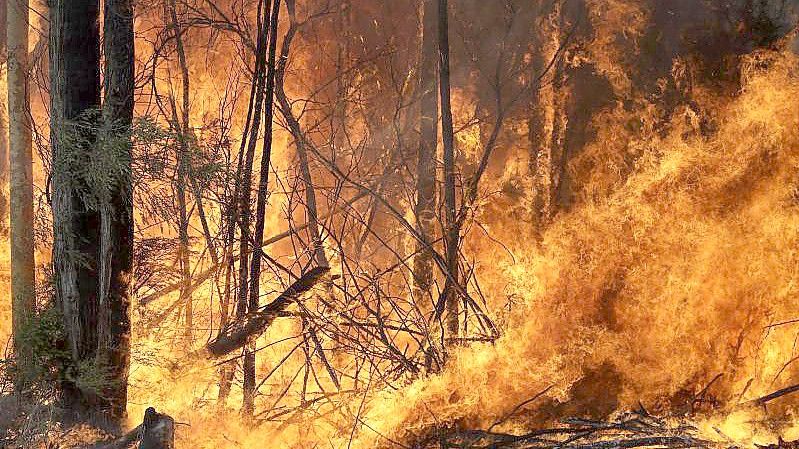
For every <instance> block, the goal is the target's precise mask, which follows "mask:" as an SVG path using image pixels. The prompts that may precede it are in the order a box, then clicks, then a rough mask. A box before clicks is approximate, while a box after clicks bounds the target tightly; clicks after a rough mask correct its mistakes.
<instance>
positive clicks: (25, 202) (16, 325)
mask: <svg viewBox="0 0 799 449" xmlns="http://www.w3.org/2000/svg"><path fill="white" fill-rule="evenodd" d="M4 3H5V4H7V6H8V11H7V13H8V16H7V23H8V27H7V32H8V108H9V119H10V121H9V124H10V126H9V144H10V146H9V150H10V162H11V164H10V165H11V294H12V314H13V319H12V321H13V323H12V326H13V334H14V337H15V343H14V347H15V350H16V351H17V360H18V361H19V363H20V364H21V365H22V366H20V368H21V369H22V370H23V372H24V369H25V363H26V361H27V360H28V359H27V357H25V348H23V347H22V345H21V344H19V343H20V342H19V341H18V338H17V337H18V336H19V332H20V328H21V326H22V325H23V324H24V323H25V321H26V320H27V319H28V318H29V317H30V315H31V314H32V313H33V310H34V306H35V292H34V285H35V277H34V258H33V249H34V248H33V247H34V238H33V235H34V233H33V223H34V219H33V159H32V158H33V154H32V149H31V122H30V93H29V90H28V70H29V64H28V17H29V14H28V1H27V0H11V1H9V2H4ZM4 156H5V155H3V157H4ZM3 164H5V162H4V163H3ZM4 184H5V183H4V182H3V186H4ZM3 216H5V214H3Z"/></svg>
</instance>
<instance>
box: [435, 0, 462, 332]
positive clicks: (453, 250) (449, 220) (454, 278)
mask: <svg viewBox="0 0 799 449" xmlns="http://www.w3.org/2000/svg"><path fill="white" fill-rule="evenodd" d="M447 6H448V5H447V0H439V2H438V55H439V61H438V72H439V90H440V93H441V137H442V141H443V144H444V211H445V221H444V224H445V227H446V229H445V230H444V234H445V235H444V242H445V247H446V252H447V254H446V262H447V271H448V273H447V280H446V282H445V283H444V290H443V292H442V293H441V294H442V296H443V302H444V306H445V307H446V310H447V315H446V330H447V332H448V333H449V336H448V338H457V336H458V329H459V326H458V311H459V307H458V303H459V300H460V298H459V296H458V293H457V289H456V286H457V284H458V282H459V276H458V249H459V246H460V231H459V226H458V223H457V221H458V219H457V211H456V207H457V206H456V204H455V135H454V131H453V125H452V105H451V98H450V97H451V94H450V75H449V12H448V10H447ZM439 315H440V312H439Z"/></svg>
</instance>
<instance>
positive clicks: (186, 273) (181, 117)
mask: <svg viewBox="0 0 799 449" xmlns="http://www.w3.org/2000/svg"><path fill="white" fill-rule="evenodd" d="M169 20H171V22H172V24H171V25H172V30H173V32H174V38H175V50H176V51H177V54H178V64H179V67H180V74H181V102H182V105H181V109H180V113H178V107H177V104H176V103H175V99H174V98H170V104H171V108H172V122H173V128H174V130H175V132H176V133H177V134H178V140H179V142H178V152H177V153H178V154H177V164H178V172H177V179H176V180H175V191H176V200H177V203H178V263H179V266H180V277H181V280H182V282H183V284H182V286H181V289H180V301H181V302H182V303H184V304H185V307H186V309H185V317H186V321H185V324H186V329H185V335H186V338H187V339H188V341H189V342H191V341H192V338H193V335H192V328H193V326H194V324H193V318H194V307H193V300H192V294H191V292H190V290H191V284H192V280H191V261H190V260H189V211H188V202H187V200H186V184H187V182H188V176H189V167H190V164H191V163H190V158H191V154H190V145H189V139H190V135H189V117H190V113H191V110H190V108H191V103H190V99H189V93H190V84H189V82H190V79H189V68H188V62H187V60H186V49H185V48H184V45H183V31H182V29H181V25H180V22H179V21H178V15H177V4H176V3H175V0H170V2H169Z"/></svg>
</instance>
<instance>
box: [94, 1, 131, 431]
mask: <svg viewBox="0 0 799 449" xmlns="http://www.w3.org/2000/svg"><path fill="white" fill-rule="evenodd" d="M104 46H105V47H104V51H105V89H104V90H105V101H104V104H103V120H104V132H105V133H106V135H105V136H104V141H105V142H107V143H109V142H113V144H114V145H115V146H116V147H117V148H116V149H115V156H116V157H118V158H119V160H117V161H116V164H118V170H117V173H116V179H115V180H114V181H115V182H113V183H112V184H111V185H110V186H109V196H108V198H106V199H105V201H103V204H102V206H101V212H102V232H101V252H102V257H101V261H100V262H101V265H100V267H101V270H100V271H101V276H100V277H101V281H102V285H101V288H100V299H99V309H98V311H99V323H98V333H99V337H98V359H99V360H100V361H101V362H102V364H104V365H106V366H108V368H109V370H110V374H111V380H112V385H110V386H109V387H108V388H107V389H106V391H104V392H103V395H102V396H103V398H104V402H107V406H108V408H109V414H110V416H111V417H112V418H113V419H115V420H118V421H120V422H121V421H122V420H123V419H124V417H125V407H126V404H127V383H128V382H127V381H128V370H129V367H130V331H131V327H130V300H131V283H132V279H131V275H132V273H133V225H134V223H133V221H134V220H133V191H132V181H131V177H130V171H131V159H132V154H131V152H132V143H131V140H130V132H131V126H132V124H133V106H134V90H135V84H134V78H135V73H134V63H135V59H134V57H135V47H134V35H133V3H132V0H105V14H104ZM106 151H107V150H106Z"/></svg>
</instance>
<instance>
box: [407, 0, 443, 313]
mask: <svg viewBox="0 0 799 449" xmlns="http://www.w3.org/2000/svg"><path fill="white" fill-rule="evenodd" d="M423 5H424V6H423V11H422V45H421V47H422V51H421V56H420V61H419V80H418V85H417V90H418V93H417V95H418V96H419V103H420V104H419V108H420V110H419V149H418V155H417V166H416V205H415V207H414V213H415V215H416V226H417V228H418V230H419V235H420V236H421V238H422V240H423V241H421V242H417V244H416V252H417V255H416V257H415V258H414V261H413V275H414V283H415V287H416V292H417V295H416V296H417V300H420V299H421V296H423V295H429V294H430V287H431V286H432V283H433V260H432V256H431V254H430V246H431V244H432V241H433V223H434V220H435V216H436V146H437V143H436V142H437V140H438V97H437V95H436V94H437V87H438V74H437V73H436V67H437V65H436V60H437V59H436V48H437V46H436V30H437V27H438V23H437V22H438V21H437V12H438V7H437V3H436V0H424V2H423Z"/></svg>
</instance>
